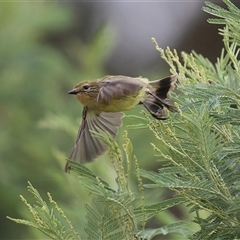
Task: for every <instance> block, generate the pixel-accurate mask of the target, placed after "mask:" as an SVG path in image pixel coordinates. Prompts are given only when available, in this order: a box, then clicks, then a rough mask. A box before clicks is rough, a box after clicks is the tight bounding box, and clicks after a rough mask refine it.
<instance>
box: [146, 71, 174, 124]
mask: <svg viewBox="0 0 240 240" xmlns="http://www.w3.org/2000/svg"><path fill="white" fill-rule="evenodd" d="M177 79H178V77H177V75H171V76H169V77H166V78H163V79H160V80H156V81H151V82H149V88H148V89H149V90H148V92H147V93H148V97H147V98H146V99H145V100H144V101H143V102H142V104H143V105H144V107H145V108H146V109H147V110H148V111H149V112H150V113H151V115H152V116H153V117H155V118H157V119H161V120H163V119H166V118H167V117H166V114H165V110H164V107H166V108H167V109H168V110H170V111H172V112H175V111H177V110H176V108H175V107H174V106H173V105H172V104H170V91H172V90H173V89H174V88H175V84H176V82H177Z"/></svg>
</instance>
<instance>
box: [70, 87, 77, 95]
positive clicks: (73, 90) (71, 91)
mask: <svg viewBox="0 0 240 240" xmlns="http://www.w3.org/2000/svg"><path fill="white" fill-rule="evenodd" d="M77 93H78V90H77V89H76V88H74V89H72V90H70V91H69V92H68V94H74V95H76V94H77Z"/></svg>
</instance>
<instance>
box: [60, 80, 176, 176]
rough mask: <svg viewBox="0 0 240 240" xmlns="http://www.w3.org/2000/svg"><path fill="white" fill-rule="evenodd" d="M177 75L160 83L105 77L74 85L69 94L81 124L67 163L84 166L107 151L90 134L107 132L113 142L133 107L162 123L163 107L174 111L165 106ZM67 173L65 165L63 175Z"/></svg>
mask: <svg viewBox="0 0 240 240" xmlns="http://www.w3.org/2000/svg"><path fill="white" fill-rule="evenodd" d="M176 81H177V75H172V76H169V77H166V78H163V79H160V80H155V81H149V80H148V79H147V78H142V77H137V78H132V77H127V76H121V75H119V76H105V77H103V78H99V79H96V80H86V81H82V82H80V83H78V84H77V85H76V86H75V87H74V88H73V89H72V90H71V91H69V92H68V93H69V94H74V95H76V97H77V99H78V100H79V101H80V102H81V103H82V104H83V106H84V108H83V113H82V123H81V125H80V128H79V131H78V135H77V139H76V142H75V145H74V146H73V149H72V152H71V155H70V157H69V158H70V159H71V160H74V161H77V162H80V163H87V162H91V161H93V160H94V159H95V158H96V157H98V156H99V155H101V154H103V153H104V152H105V151H106V150H107V146H106V144H105V143H104V142H102V141H101V140H100V139H98V138H96V137H94V136H92V134H91V131H95V132H97V131H98V129H101V130H103V131H107V132H108V133H110V134H111V136H112V137H113V138H115V137H116V135H117V133H118V128H119V127H120V126H121V125H122V118H123V117H124V113H122V111H126V110H129V109H131V108H133V107H134V106H136V105H139V104H141V105H143V106H144V107H145V108H146V109H147V110H148V111H149V112H150V113H151V115H152V116H153V117H155V118H157V119H159V120H163V119H166V116H165V110H164V107H166V108H167V109H169V110H170V111H175V107H174V106H172V105H171V104H170V103H169V99H170V94H169V92H170V91H171V90H173V89H174V87H175V84H176ZM69 170H70V166H69V163H67V164H66V167H65V171H66V172H68V171H69Z"/></svg>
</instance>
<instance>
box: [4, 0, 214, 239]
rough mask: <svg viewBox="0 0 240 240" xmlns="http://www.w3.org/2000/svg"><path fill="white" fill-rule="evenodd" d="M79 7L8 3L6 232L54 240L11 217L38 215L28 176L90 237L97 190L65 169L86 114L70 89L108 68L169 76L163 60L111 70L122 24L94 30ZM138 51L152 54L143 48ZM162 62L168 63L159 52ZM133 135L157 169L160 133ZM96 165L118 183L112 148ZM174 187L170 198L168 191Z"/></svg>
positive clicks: (165, 217) (162, 218)
mask: <svg viewBox="0 0 240 240" xmlns="http://www.w3.org/2000/svg"><path fill="white" fill-rule="evenodd" d="M75 7H76V6H75V5H74V4H67V3H58V2H51V3H50V2H49V3H47V2H38V3H36V2H35V3H34V2H31V3H30V2H25V3H24V2H21V3H17V2H14V3H10V2H1V3H0V132H1V134H0V161H1V168H0V178H1V181H0V192H1V201H0V218H1V219H0V222H1V224H0V239H46V237H45V236H44V235H43V234H41V233H40V232H38V231H35V230H34V229H30V228H28V227H25V226H21V225H18V224H15V223H13V222H11V221H9V220H7V219H6V216H11V217H14V218H30V216H29V213H28V210H27V208H26V207H25V205H24V204H23V203H22V202H21V201H20V198H19V195H20V194H22V195H24V196H25V197H26V198H28V197H29V196H30V194H29V193H28V192H27V189H26V187H27V181H30V182H31V183H32V184H33V186H34V187H35V188H37V189H38V190H39V192H40V193H41V195H42V197H45V198H46V200H47V197H46V193H47V192H50V193H51V194H52V197H53V198H54V200H55V201H56V202H57V203H58V204H59V206H60V207H62V209H63V210H64V211H65V213H66V215H67V216H68V217H69V219H70V221H71V222H72V224H73V226H74V227H75V229H76V230H77V231H79V233H81V234H80V235H81V237H82V238H83V239H84V237H85V236H84V234H82V232H83V228H84V221H85V219H84V214H85V212H84V206H83V205H84V203H85V202H86V201H87V200H88V199H89V196H88V195H87V194H86V192H84V191H82V189H81V187H80V186H79V184H78V181H77V178H76V177H74V176H73V174H65V173H64V165H65V159H66V158H67V157H68V155H69V153H70V151H71V148H72V146H73V143H74V140H75V137H76V134H77V129H78V126H79V123H80V120H81V111H82V107H81V105H80V104H79V103H78V102H77V101H76V100H75V99H74V98H73V97H72V96H70V95H68V94H67V92H68V91H69V90H70V89H71V88H72V87H73V86H74V85H75V84H76V83H78V82H79V81H81V80H84V79H94V78H99V77H102V76H104V75H106V74H122V75H124V74H131V75H132V76H139V75H142V76H144V77H148V78H149V79H154V78H161V77H164V76H166V75H169V72H168V68H166V65H164V66H165V68H164V67H162V68H161V71H160V69H159V67H156V66H158V63H154V64H150V63H151V62H150V63H148V66H150V67H149V68H148V69H141V67H139V68H136V67H135V68H134V69H135V71H132V72H129V69H128V71H126V72H124V71H123V72H117V69H118V68H117V66H115V67H114V71H111V68H110V67H108V66H109V65H107V64H106V61H107V59H108V57H109V55H110V54H111V52H112V49H113V46H114V43H115V41H116V35H115V34H116V29H114V28H113V27H111V26H109V25H108V24H107V23H106V21H103V22H102V24H99V26H98V27H97V28H96V29H95V30H94V31H93V30H92V31H91V33H90V34H88V35H86V34H85V32H86V29H87V28H88V25H84V24H85V23H86V22H87V23H88V24H90V22H91V19H89V18H88V21H86V18H87V16H86V14H85V12H84V10H83V11H79V12H77V11H76V9H75ZM78 7H79V8H80V7H82V6H78ZM86 9H88V8H86ZM199 11H201V10H200V9H199ZM89 26H90V25H89ZM144 27H145V26H142V28H144ZM140 29H141V28H140ZM81 31H82V33H84V34H82V35H81ZM216 34H217V33H216ZM86 36H87V37H86ZM152 37H154V35H152ZM148 39H149V45H152V48H153V49H154V45H153V44H152V43H151V39H150V37H148ZM129 44H135V43H134V42H133V43H131V42H130V43H129ZM160 46H161V44H160ZM138 51H139V53H138V54H139V56H141V57H140V58H144V54H143V55H141V48H139V50H138ZM120 54H121V52H119V55H120ZM129 54H131V53H129ZM155 54H156V56H158V53H157V52H156V53H155ZM115 57H116V58H117V57H118V53H115ZM137 61H138V59H136V62H137ZM157 61H159V64H160V63H161V64H163V61H162V60H161V59H160V57H159V56H158V60H157ZM151 66H152V67H151ZM119 69H121V68H119ZM136 69H138V70H136ZM119 71H120V70H119ZM141 110H142V108H141V107H137V108H136V109H134V110H133V111H131V112H129V114H139V112H140V111H141ZM128 124H134V123H133V122H132V121H131V119H127V118H126V119H124V126H123V127H122V129H121V132H120V134H119V141H120V142H121V141H122V133H123V130H124V129H126V125H128ZM143 136H144V137H143ZM129 137H130V139H131V140H132V142H133V146H134V154H136V155H137V157H138V159H139V162H140V167H141V168H145V169H157V163H156V161H155V157H154V156H153V155H152V151H151V147H150V145H149V144H148V143H149V142H151V141H154V140H153V136H151V134H150V133H149V132H148V131H147V130H141V131H139V130H129ZM88 166H89V167H90V168H91V169H92V170H93V171H95V172H97V173H98V174H99V175H100V176H102V177H104V179H105V180H107V181H109V182H112V184H113V185H114V176H115V174H114V171H113V170H112V167H111V164H110V163H109V161H108V159H107V157H106V155H105V157H102V159H100V160H97V161H96V162H94V163H93V164H90V165H88ZM148 194H149V195H148V198H149V199H151V200H152V201H154V199H157V198H158V197H159V196H160V195H161V193H159V192H158V193H155V192H153V191H151V192H149V193H148ZM165 194H166V193H165ZM167 194H171V193H167ZM167 194H166V195H164V196H163V197H162V198H163V199H164V198H167ZM184 217H185V216H184V210H183V209H174V210H173V213H169V214H165V213H162V214H161V215H159V217H158V218H157V219H155V220H153V221H151V222H150V223H149V224H150V226H151V227H159V225H161V224H164V223H167V222H171V221H174V219H177V218H184ZM165 239H166V238H165Z"/></svg>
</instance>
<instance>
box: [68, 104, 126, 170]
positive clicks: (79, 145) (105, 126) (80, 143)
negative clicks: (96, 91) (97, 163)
mask: <svg viewBox="0 0 240 240" xmlns="http://www.w3.org/2000/svg"><path fill="white" fill-rule="evenodd" d="M123 117H124V113H122V112H117V113H109V112H96V111H91V110H88V109H87V107H84V110H83V119H82V123H81V126H80V128H79V131H78V135H77V139H76V142H75V144H74V146H73V149H72V152H71V155H70V157H69V158H70V159H71V160H74V161H76V162H80V163H87V162H91V161H92V160H93V159H94V158H96V157H98V156H100V155H101V154H103V153H104V152H105V151H106V150H107V146H106V144H105V143H104V142H102V141H101V140H100V139H98V138H96V137H94V136H92V134H91V132H90V131H94V132H98V129H101V130H103V131H107V132H108V133H110V134H111V136H112V137H113V138H115V137H116V136H117V133H118V128H119V127H120V126H121V125H122V118H123ZM69 170H70V167H69V164H68V163H67V164H66V167H65V171H66V172H68V171H69Z"/></svg>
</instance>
